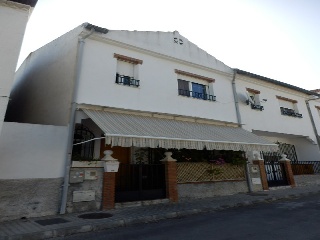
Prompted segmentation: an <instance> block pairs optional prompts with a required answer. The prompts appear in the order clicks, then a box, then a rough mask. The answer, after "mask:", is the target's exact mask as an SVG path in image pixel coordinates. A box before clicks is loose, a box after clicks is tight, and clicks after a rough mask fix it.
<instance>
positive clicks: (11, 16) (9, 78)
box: [0, 1, 31, 132]
mask: <svg viewBox="0 0 320 240" xmlns="http://www.w3.org/2000/svg"><path fill="white" fill-rule="evenodd" d="M30 10H31V7H30V6H27V5H24V4H19V3H14V2H11V1H0V29H1V37H0V72H1V74H0V96H1V98H6V100H1V103H0V104H1V107H0V132H1V126H2V122H3V118H4V116H5V113H6V108H7V103H8V97H9V94H10V90H11V86H12V83H13V79H14V72H15V69H16V65H17V62H18V57H19V53H20V48H21V44H22V40H23V36H24V32H25V28H26V24H27V22H28V18H29V15H30Z"/></svg>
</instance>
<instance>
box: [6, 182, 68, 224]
mask: <svg viewBox="0 0 320 240" xmlns="http://www.w3.org/2000/svg"><path fill="white" fill-rule="evenodd" d="M62 184H63V178H47V179H43V178H37V179H14V180H10V179H8V180H0V189H1V191H0V221H8V220H13V219H19V218H22V217H25V218H29V217H38V216H46V215H54V214H57V213H58V212H59V208H60V202H61V190H62V188H61V186H62Z"/></svg>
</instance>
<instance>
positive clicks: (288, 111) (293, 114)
mask: <svg viewBox="0 0 320 240" xmlns="http://www.w3.org/2000/svg"><path fill="white" fill-rule="evenodd" d="M280 111H281V114H282V115H287V116H290V117H297V118H302V114H301V113H297V112H295V111H294V110H293V109H290V108H284V107H280Z"/></svg>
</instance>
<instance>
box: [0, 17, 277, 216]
mask: <svg viewBox="0 0 320 240" xmlns="http://www.w3.org/2000/svg"><path fill="white" fill-rule="evenodd" d="M233 77H234V71H233V69H231V68H230V67H228V66H226V65H225V64H224V63H222V62H220V61H219V60H217V59H216V58H214V57H213V56H211V55H209V54H208V53H206V52H205V51H203V50H202V49H200V48H198V47H197V46H196V45H195V44H193V43H191V42H190V41H188V39H186V38H185V37H183V36H181V35H180V34H179V33H178V32H177V31H175V32H138V31H112V30H108V29H105V28H100V27H97V26H94V25H91V24H87V23H86V24H83V25H81V26H79V27H77V28H75V29H73V30H71V31H70V32H68V33H66V34H64V35H63V36H61V37H59V38H58V39H56V40H54V41H53V42H51V43H48V44H47V45H45V46H43V47H42V48H40V49H39V50H37V51H36V52H34V53H32V54H30V55H29V57H28V58H27V59H26V60H25V61H24V63H23V64H22V65H21V67H20V68H19V70H18V71H17V73H16V78H15V84H14V86H13V90H12V93H11V96H10V97H11V98H12V101H10V104H9V107H8V112H7V115H6V121H7V122H8V124H11V125H12V126H11V128H13V129H17V128H18V126H20V127H21V128H23V129H24V136H22V138H24V139H25V141H24V145H23V146H22V148H21V149H16V150H15V154H16V155H15V156H12V151H11V152H10V153H8V152H7V155H5V157H4V158H3V159H2V161H1V162H0V164H1V166H0V176H3V177H2V179H3V180H4V181H6V183H10V182H11V183H13V182H14V183H19V186H15V187H17V188H25V187H26V186H29V185H28V184H29V182H30V181H31V182H32V183H33V184H42V186H48V184H50V190H51V191H50V193H51V194H53V193H59V191H60V187H61V183H62V182H63V181H64V184H63V189H62V203H61V206H60V212H61V213H64V212H65V211H66V209H67V210H68V208H71V205H72V207H73V208H75V205H76V204H75V203H74V202H75V201H73V203H71V202H70V199H69V197H68V194H70V191H69V190H68V184H69V180H70V176H71V177H72V181H75V179H78V178H79V176H80V175H81V174H80V172H79V171H78V172H72V171H71V172H70V165H71V162H70V159H71V154H72V153H73V155H75V154H79V155H81V156H80V157H86V156H87V155H88V156H89V155H90V156H91V157H94V158H101V157H102V156H103V154H102V152H103V151H104V150H105V149H109V148H111V147H112V150H113V151H114V155H113V156H114V157H115V158H117V159H119V161H120V162H121V163H122V164H123V165H124V164H126V163H132V162H135V161H137V160H138V159H139V158H138V157H137V156H136V154H137V151H136V150H137V149H138V150H139V149H140V148H141V147H143V148H146V147H150V149H158V147H160V148H165V149H170V148H175V149H182V148H185V149H198V150H202V149H203V148H204V147H205V148H206V149H207V150H212V149H216V150H233V151H246V152H252V151H272V150H275V149H277V146H276V145H275V144H273V143H271V142H269V141H267V140H265V139H264V138H261V137H259V136H257V135H254V134H252V133H250V132H249V131H246V130H244V129H242V128H240V127H239V125H240V123H239V117H238V114H237V108H236V104H235V101H234V90H235V88H234V86H235V82H234V79H233ZM75 127H76V129H75V135H74V128H75ZM12 131H15V130H11V132H12ZM6 134H7V135H10V131H8V132H7V133H6ZM74 136H75V137H74ZM93 137H94V138H97V140H96V141H94V144H93V145H90V146H89V148H86V146H84V147H80V148H76V147H75V148H74V149H73V152H72V148H73V143H74V142H77V141H79V142H81V141H84V140H87V139H88V138H89V139H90V138H93ZM17 138H18V137H16V138H15V139H16V140H17V141H18V139H17ZM34 143H36V144H34ZM11 144H12V143H11V142H10V143H8V142H3V143H2V144H1V143H0V150H1V151H6V149H8V148H9V149H10V146H11V149H13V146H12V145H11ZM30 144H33V145H34V147H32V149H33V150H32V152H31V151H28V147H30ZM106 144H107V145H106ZM22 153H23V154H22ZM18 154H21V155H20V156H23V160H22V159H21V157H18V156H17V155H18ZM148 154H149V156H151V155H152V156H154V155H156V152H152V151H151V152H148ZM150 154H151V155H150ZM161 157H163V156H161ZM181 157H184V156H181ZM140 160H141V161H144V160H145V159H143V157H142V158H141V159H140ZM158 160H159V159H158ZM40 169H41V170H40ZM89 175H90V174H89ZM81 176H82V175H81ZM88 178H90V176H89V177H88ZM17 179H19V181H17ZM90 179H92V178H90ZM0 184H1V180H0ZM235 185H236V186H235V187H234V188H235V189H236V190H235V191H240V190H239V189H242V191H247V187H246V182H245V181H241V182H239V183H235ZM184 186H186V185H184ZM46 189H49V188H48V187H47V188H46ZM48 191H49V190H47V191H46V190H45V189H44V191H43V192H39V193H38V194H39V195H38V198H36V199H33V201H34V202H37V203H38V204H34V205H32V204H31V205H32V207H33V210H32V209H31V210H30V209H24V212H23V211H21V212H20V213H19V214H20V215H22V214H25V215H27V216H33V215H41V214H44V213H43V212H46V214H48V213H55V211H56V210H57V208H58V205H59V204H58V202H59V200H58V198H57V196H58V197H60V194H53V195H54V198H53V199H54V200H52V195H51V196H49V197H50V201H51V205H50V206H47V205H45V203H46V202H48V201H49V199H48V197H47V195H48ZM179 191H180V193H179V194H181V195H183V194H186V192H187V191H188V190H186V189H183V187H180V188H179ZM52 192H53V193H52ZM182 192H183V193H182ZM189 192H190V191H189ZM83 197H84V196H81V197H80V198H83ZM85 197H91V196H89V195H86V196H85ZM96 197H97V198H98V199H99V198H101V196H97V193H96ZM22 198H23V197H22ZM73 198H75V195H74V196H73ZM8 199H10V196H9V197H8ZM25 200H27V199H25ZM73 200H74V199H73ZM28 201H29V200H28ZM98 205H99V204H98ZM79 208H81V207H79ZM73 210H74V209H73ZM80 210H81V209H80Z"/></svg>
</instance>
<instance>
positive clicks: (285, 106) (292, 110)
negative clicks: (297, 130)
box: [277, 96, 302, 118]
mask: <svg viewBox="0 0 320 240" xmlns="http://www.w3.org/2000/svg"><path fill="white" fill-rule="evenodd" d="M277 99H278V101H279V105H280V112H281V114H282V115H286V116H290V117H298V118H302V114H300V113H299V112H298V108H297V101H296V100H293V99H289V98H285V97H281V96H277Z"/></svg>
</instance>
